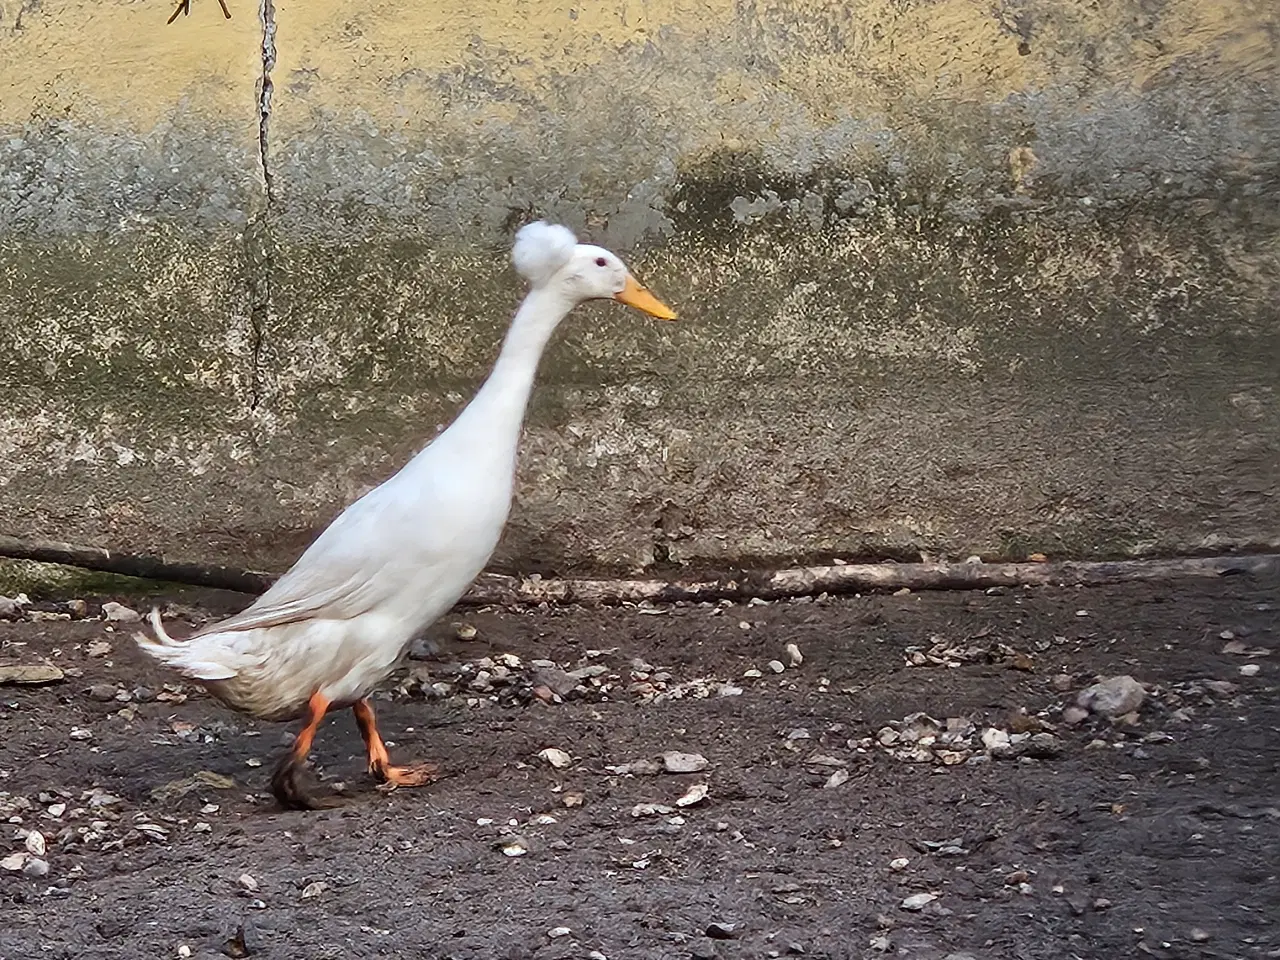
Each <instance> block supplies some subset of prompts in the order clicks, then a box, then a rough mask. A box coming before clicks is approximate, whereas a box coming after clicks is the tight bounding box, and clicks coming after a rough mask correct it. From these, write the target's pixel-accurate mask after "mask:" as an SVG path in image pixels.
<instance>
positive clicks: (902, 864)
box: [889, 857, 911, 871]
mask: <svg viewBox="0 0 1280 960" xmlns="http://www.w3.org/2000/svg"><path fill="white" fill-rule="evenodd" d="M910 864H911V861H910V860H908V859H907V858H906V857H895V858H894V859H892V860H890V861H889V869H890V870H894V871H897V870H905V869H907V867H908V866H909V865H910Z"/></svg>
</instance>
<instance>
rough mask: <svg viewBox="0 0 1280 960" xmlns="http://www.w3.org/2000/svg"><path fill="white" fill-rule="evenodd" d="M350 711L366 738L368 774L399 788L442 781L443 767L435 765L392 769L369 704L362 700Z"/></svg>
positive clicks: (414, 765) (422, 764) (412, 764)
mask: <svg viewBox="0 0 1280 960" xmlns="http://www.w3.org/2000/svg"><path fill="white" fill-rule="evenodd" d="M351 711H352V713H354V714H355V715H356V723H357V724H358V725H359V727H360V735H361V736H362V737H364V745H365V747H366V748H367V749H368V751H369V772H370V773H372V774H373V775H374V776H375V777H377V778H378V779H379V780H381V781H383V782H384V783H391V784H395V785H396V786H398V787H421V786H425V785H426V784H428V783H431V782H432V781H434V780H438V779H439V777H440V765H439V764H436V763H411V764H407V765H405V766H403V767H393V766H392V765H391V756H390V754H388V753H387V745H386V744H385V743H383V742H382V736H381V734H379V733H378V722H377V721H376V720H375V719H374V717H373V707H371V706H369V701H368V700H361V701H360V702H358V703H357V704H356V705H355V706H354V707H352V708H351Z"/></svg>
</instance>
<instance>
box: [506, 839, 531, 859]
mask: <svg viewBox="0 0 1280 960" xmlns="http://www.w3.org/2000/svg"><path fill="white" fill-rule="evenodd" d="M528 852H529V851H528V850H527V849H526V848H525V846H524V844H522V843H521V842H520V841H519V840H512V841H511V842H510V843H504V844H503V845H502V855H503V856H504V857H523V856H524V855H525V854H526V853H528Z"/></svg>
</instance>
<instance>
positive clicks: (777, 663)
mask: <svg viewBox="0 0 1280 960" xmlns="http://www.w3.org/2000/svg"><path fill="white" fill-rule="evenodd" d="M767 666H768V667H769V669H770V670H772V671H773V672H774V673H782V672H783V671H784V670H786V669H787V668H786V667H785V666H784V665H783V663H782V661H781V660H770V661H769V663H768V664H767Z"/></svg>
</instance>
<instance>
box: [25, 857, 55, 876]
mask: <svg viewBox="0 0 1280 960" xmlns="http://www.w3.org/2000/svg"><path fill="white" fill-rule="evenodd" d="M22 873H23V876H27V877H33V878H38V877H47V876H48V875H49V861H47V860H41V859H40V858H39V857H32V858H31V859H30V860H28V861H27V862H26V863H25V864H24V865H23V867H22Z"/></svg>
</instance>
